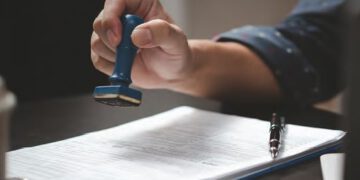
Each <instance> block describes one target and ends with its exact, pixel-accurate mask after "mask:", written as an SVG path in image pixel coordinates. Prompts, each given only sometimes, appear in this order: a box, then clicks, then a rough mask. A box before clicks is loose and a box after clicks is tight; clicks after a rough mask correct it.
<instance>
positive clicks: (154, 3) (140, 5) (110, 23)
mask: <svg viewBox="0 0 360 180" xmlns="http://www.w3.org/2000/svg"><path fill="white" fill-rule="evenodd" d="M125 12H126V13H132V14H135V15H138V16H140V17H141V18H143V19H144V20H145V21H148V20H151V19H157V18H159V19H164V20H167V21H171V18H170V17H169V16H168V14H167V13H166V12H165V11H164V9H163V7H162V5H161V4H160V2H159V0H106V1H105V5H104V9H103V11H102V12H101V13H100V14H99V16H98V17H97V18H96V19H95V21H94V24H93V28H94V30H95V32H96V33H97V34H98V35H99V37H100V38H101V39H102V40H103V41H104V43H105V45H107V46H108V47H109V48H110V49H114V48H115V47H116V46H117V44H119V42H120V41H121V31H122V27H121V22H120V20H119V17H120V16H121V15H123V14H124V13H125Z"/></svg>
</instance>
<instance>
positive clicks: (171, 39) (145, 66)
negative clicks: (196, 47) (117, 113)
mask: <svg viewBox="0 0 360 180" xmlns="http://www.w3.org/2000/svg"><path fill="white" fill-rule="evenodd" d="M125 9H126V12H127V13H131V14H135V15H138V16H139V17H141V18H143V19H144V20H145V23H144V24H142V25H139V26H138V27H136V28H135V30H134V31H133V33H132V36H131V37H132V40H133V42H134V44H135V45H136V46H137V47H139V53H138V54H137V55H136V57H135V60H134V64H133V69H132V80H133V83H134V84H135V85H136V86H139V87H142V88H169V86H171V84H173V83H174V82H177V81H181V79H185V78H186V77H188V76H189V75H190V72H191V70H192V69H193V68H192V63H191V59H192V55H191V51H190V48H189V45H188V42H187V39H186V36H185V35H184V33H183V32H182V31H181V29H180V28H179V27H177V26H176V25H174V24H173V21H172V20H171V18H170V17H169V16H168V14H167V13H166V12H165V11H164V9H163V7H162V6H161V4H160V2H159V1H158V0H106V1H105V6H104V9H103V10H102V11H101V12H100V14H99V16H98V17H97V18H96V19H95V21H94V25H93V26H94V27H93V28H94V32H93V34H92V38H91V59H92V62H93V64H94V66H95V68H96V69H98V70H99V71H101V72H103V73H106V74H108V75H110V74H111V73H112V71H113V69H114V62H115V49H116V46H117V45H118V44H119V43H120V41H121V29H122V27H121V23H120V21H119V17H120V16H121V15H122V14H123V13H124V12H125Z"/></svg>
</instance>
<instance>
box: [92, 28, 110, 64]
mask: <svg viewBox="0 0 360 180" xmlns="http://www.w3.org/2000/svg"><path fill="white" fill-rule="evenodd" d="M91 50H92V51H93V52H94V53H95V54H97V55H98V56H100V57H103V58H104V59H107V60H108V61H111V62H115V52H114V50H112V49H109V47H107V46H106V45H105V44H104V42H103V41H102V40H101V39H100V38H99V36H98V35H97V34H96V33H93V34H92V36H91Z"/></svg>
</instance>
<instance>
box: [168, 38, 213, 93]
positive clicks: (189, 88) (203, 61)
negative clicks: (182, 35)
mask: <svg viewBox="0 0 360 180" xmlns="http://www.w3.org/2000/svg"><path fill="white" fill-rule="evenodd" d="M188 44H189V48H190V51H189V57H188V59H187V60H186V61H187V62H186V65H185V66H184V70H183V71H182V73H181V75H180V78H179V79H177V80H172V81H169V84H168V85H167V89H169V90H172V91H176V92H181V93H185V94H189V95H193V96H203V92H202V91H203V88H204V87H203V86H202V84H203V83H202V81H204V80H203V79H202V77H203V76H204V74H205V73H206V67H207V66H208V65H209V62H208V61H207V60H208V59H209V58H208V55H209V52H212V51H211V50H210V48H212V47H213V46H214V45H215V42H213V41H210V40H188Z"/></svg>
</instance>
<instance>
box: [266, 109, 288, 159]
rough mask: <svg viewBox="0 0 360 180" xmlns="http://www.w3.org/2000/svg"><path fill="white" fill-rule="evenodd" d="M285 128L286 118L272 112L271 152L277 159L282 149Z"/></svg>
mask: <svg viewBox="0 0 360 180" xmlns="http://www.w3.org/2000/svg"><path fill="white" fill-rule="evenodd" d="M284 128H285V119H284V118H279V117H278V115H277V114H276V113H273V114H272V117H271V120H270V140H269V146H270V149H269V150H270V153H271V157H272V158H273V159H275V158H276V157H277V155H278V154H279V151H280V145H281V136H282V132H283V131H284Z"/></svg>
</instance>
